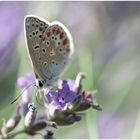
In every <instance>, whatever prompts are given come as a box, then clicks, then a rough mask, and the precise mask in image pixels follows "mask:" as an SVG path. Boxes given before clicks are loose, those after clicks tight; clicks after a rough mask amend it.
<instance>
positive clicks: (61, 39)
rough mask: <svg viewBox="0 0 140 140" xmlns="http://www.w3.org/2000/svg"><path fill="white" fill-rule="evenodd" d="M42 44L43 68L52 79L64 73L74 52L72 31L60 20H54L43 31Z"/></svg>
mask: <svg viewBox="0 0 140 140" xmlns="http://www.w3.org/2000/svg"><path fill="white" fill-rule="evenodd" d="M43 39H44V42H43V45H42V46H41V54H42V55H41V62H42V63H41V68H42V72H43V74H44V75H47V76H48V77H49V78H50V79H51V80H55V79H57V77H59V76H60V74H62V73H63V71H64V70H65V67H66V66H67V63H68V61H69V57H70V56H71V54H72V52H73V44H72V40H71V36H70V33H69V32H68V30H67V29H66V27H64V25H62V24H61V23H59V22H53V23H51V25H50V26H49V27H48V28H47V29H46V30H45V32H44V33H43V38H42V40H43Z"/></svg>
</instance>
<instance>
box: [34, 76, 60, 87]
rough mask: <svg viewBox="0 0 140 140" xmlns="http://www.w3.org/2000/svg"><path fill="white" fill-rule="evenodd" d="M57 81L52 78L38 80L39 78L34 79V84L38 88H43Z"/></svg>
mask: <svg viewBox="0 0 140 140" xmlns="http://www.w3.org/2000/svg"><path fill="white" fill-rule="evenodd" d="M56 82H57V79H56V78H55V79H54V78H52V79H49V80H46V81H45V80H40V79H36V86H37V88H38V89H44V88H47V87H50V86H53V85H54V84H55V83H56Z"/></svg>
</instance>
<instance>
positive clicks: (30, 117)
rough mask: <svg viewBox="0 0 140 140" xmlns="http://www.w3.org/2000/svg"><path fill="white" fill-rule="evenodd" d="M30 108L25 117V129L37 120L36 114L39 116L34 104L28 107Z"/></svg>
mask: <svg viewBox="0 0 140 140" xmlns="http://www.w3.org/2000/svg"><path fill="white" fill-rule="evenodd" d="M28 108H29V111H28V113H27V114H26V116H25V122H24V125H25V127H31V126H32V125H33V124H34V122H35V119H36V114H37V111H36V107H35V106H34V103H30V104H29V105H28Z"/></svg>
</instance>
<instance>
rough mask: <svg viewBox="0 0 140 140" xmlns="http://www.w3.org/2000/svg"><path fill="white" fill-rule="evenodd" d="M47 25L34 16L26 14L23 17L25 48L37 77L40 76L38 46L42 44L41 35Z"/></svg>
mask: <svg viewBox="0 0 140 140" xmlns="http://www.w3.org/2000/svg"><path fill="white" fill-rule="evenodd" d="M48 26H49V25H48V24H47V23H46V22H44V21H42V20H40V19H39V18H37V17H35V16H26V18H25V34H26V35H25V36H26V41H27V49H28V52H29V56H30V59H31V62H32V64H33V68H34V72H35V75H36V77H37V78H39V77H40V73H41V71H40V70H41V69H40V67H41V62H40V55H41V54H40V48H41V45H42V35H43V33H44V31H45V29H47V28H48Z"/></svg>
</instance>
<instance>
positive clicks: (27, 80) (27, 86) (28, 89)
mask: <svg viewBox="0 0 140 140" xmlns="http://www.w3.org/2000/svg"><path fill="white" fill-rule="evenodd" d="M34 83H35V75H34V74H33V73H27V74H26V75H25V77H20V78H18V79H17V85H18V86H19V87H21V88H22V89H23V90H24V93H23V94H22V101H23V102H24V103H28V102H30V100H31V96H32V89H33V84H34Z"/></svg>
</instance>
